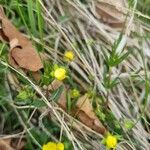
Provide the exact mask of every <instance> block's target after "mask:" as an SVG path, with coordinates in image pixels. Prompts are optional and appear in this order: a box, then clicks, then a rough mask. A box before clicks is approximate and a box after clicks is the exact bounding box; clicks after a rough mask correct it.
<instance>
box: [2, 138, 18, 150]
mask: <svg viewBox="0 0 150 150" xmlns="http://www.w3.org/2000/svg"><path fill="white" fill-rule="evenodd" d="M0 150H15V149H14V148H13V147H11V140H10V139H8V140H0Z"/></svg>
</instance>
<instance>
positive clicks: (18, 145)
mask: <svg viewBox="0 0 150 150" xmlns="http://www.w3.org/2000/svg"><path fill="white" fill-rule="evenodd" d="M25 144H26V142H25V141H24V140H21V141H20V139H19V138H10V139H4V140H0V150H23V149H24V147H25Z"/></svg>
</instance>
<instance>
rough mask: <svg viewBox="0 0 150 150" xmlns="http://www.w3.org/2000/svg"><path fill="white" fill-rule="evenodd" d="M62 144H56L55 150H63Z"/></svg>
mask: <svg viewBox="0 0 150 150" xmlns="http://www.w3.org/2000/svg"><path fill="white" fill-rule="evenodd" d="M64 148H65V147H64V144H63V143H58V144H57V149H56V150H64Z"/></svg>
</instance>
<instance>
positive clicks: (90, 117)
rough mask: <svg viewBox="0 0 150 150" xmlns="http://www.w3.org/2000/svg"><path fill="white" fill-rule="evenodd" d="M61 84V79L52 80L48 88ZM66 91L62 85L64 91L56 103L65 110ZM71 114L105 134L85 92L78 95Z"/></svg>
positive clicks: (55, 87) (57, 86) (54, 87)
mask: <svg viewBox="0 0 150 150" xmlns="http://www.w3.org/2000/svg"><path fill="white" fill-rule="evenodd" d="M61 85H64V84H63V82H61V81H57V80H55V81H53V82H52V84H51V85H49V86H48V89H49V90H52V89H53V90H55V89H57V88H59V87H60V86H61ZM66 92H67V89H66V88H65V86H64V91H63V93H62V94H61V96H60V98H59V100H58V104H59V105H60V107H62V108H63V109H64V110H66V109H67V108H66ZM71 114H72V115H73V116H75V117H77V118H78V119H79V120H80V121H81V122H82V123H84V124H85V125H87V126H88V127H90V128H91V129H93V130H94V131H96V132H98V133H101V134H105V132H106V129H105V127H104V126H103V125H102V123H101V122H100V121H99V119H98V118H97V116H96V115H95V113H94V111H93V107H92V104H91V103H90V100H89V98H88V96H87V94H85V95H84V96H82V97H80V98H79V99H78V101H77V104H76V108H75V109H74V110H72V112H71Z"/></svg>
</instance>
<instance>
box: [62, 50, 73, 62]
mask: <svg viewBox="0 0 150 150" xmlns="http://www.w3.org/2000/svg"><path fill="white" fill-rule="evenodd" d="M64 59H65V60H66V61H72V60H73V59H74V53H73V52H72V51H66V52H65V54H64Z"/></svg>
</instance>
